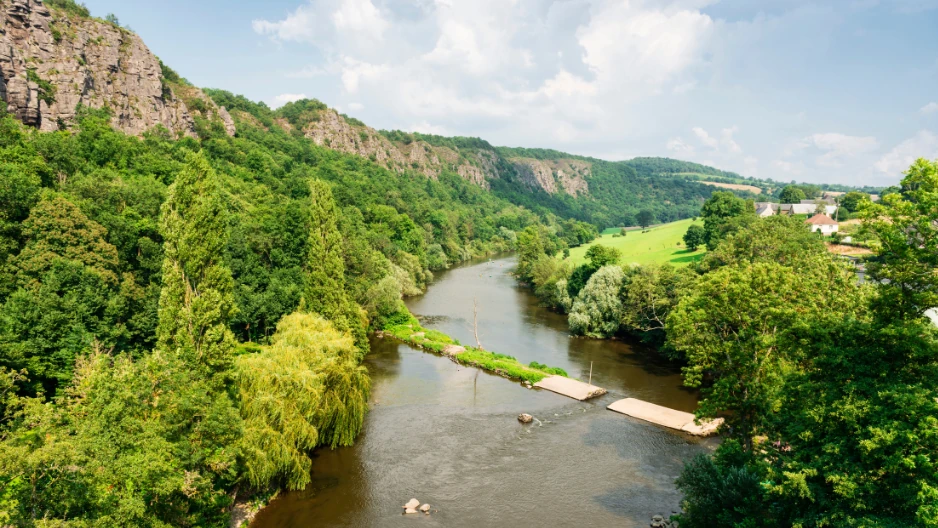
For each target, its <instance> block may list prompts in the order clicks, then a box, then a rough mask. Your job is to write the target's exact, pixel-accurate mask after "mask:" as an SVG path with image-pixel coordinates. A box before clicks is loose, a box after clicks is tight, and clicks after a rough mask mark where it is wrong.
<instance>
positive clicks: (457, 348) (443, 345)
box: [377, 308, 569, 384]
mask: <svg viewBox="0 0 938 528" xmlns="http://www.w3.org/2000/svg"><path fill="white" fill-rule="evenodd" d="M377 335H378V337H385V336H390V337H393V338H395V339H397V340H399V341H403V342H404V343H407V344H408V345H411V346H414V347H417V348H420V349H423V350H429V351H432V352H436V353H437V354H441V355H444V356H447V357H449V358H450V359H452V360H453V361H455V362H457V363H459V364H461V365H466V366H471V367H476V368H480V369H482V370H486V371H488V372H491V373H493V374H496V375H499V376H502V377H504V378H508V379H514V380H518V381H527V382H529V383H532V384H533V383H537V382H539V381H541V380H543V379H544V378H546V377H548V376H563V377H569V376H568V374H567V372H566V371H565V370H563V369H562V368H556V367H548V366H547V365H542V364H540V363H538V362H536V361H532V362H531V363H529V364H528V365H524V364H522V363H521V362H520V361H518V360H517V359H515V358H514V357H512V356H508V355H505V354H499V353H496V352H489V351H487V350H482V349H480V348H475V347H471V346H463V345H462V344H460V343H459V342H458V341H456V340H455V339H453V338H451V337H450V336H448V335H446V334H444V333H443V332H440V331H437V330H428V329H426V328H424V327H422V326H421V325H420V321H418V320H417V318H416V317H414V315H413V314H411V313H410V311H409V310H407V309H406V308H405V310H404V311H403V312H401V314H400V316H399V317H396V318H395V319H394V320H392V321H391V322H390V323H388V324H387V325H385V327H384V329H383V331H382V332H380V333H378V334H377Z"/></svg>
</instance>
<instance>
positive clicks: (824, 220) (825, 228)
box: [805, 214, 840, 236]
mask: <svg viewBox="0 0 938 528" xmlns="http://www.w3.org/2000/svg"><path fill="white" fill-rule="evenodd" d="M805 223H806V224H808V225H809V226H811V232H812V233H816V232H818V231H820V232H821V234H822V235H824V236H829V235H833V234H834V233H836V232H837V231H838V230H839V229H840V226H839V225H837V222H836V221H835V220H834V219H833V218H831V217H829V216H827V215H826V214H816V215H814V216H812V217H811V218H809V219H807V220H805Z"/></svg>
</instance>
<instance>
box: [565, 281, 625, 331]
mask: <svg viewBox="0 0 938 528" xmlns="http://www.w3.org/2000/svg"><path fill="white" fill-rule="evenodd" d="M622 279H623V273H622V268H620V267H619V266H605V267H602V268H600V269H599V270H598V271H596V273H594V274H593V276H592V277H590V279H589V282H587V283H586V286H584V287H583V289H582V290H581V291H580V293H579V295H577V298H576V300H575V301H573V307H572V308H571V309H570V315H569V317H568V321H569V323H570V331H571V332H573V333H574V334H580V335H586V336H589V337H599V338H606V337H611V336H612V335H614V334H615V333H616V332H617V331H618V330H619V324H620V322H621V320H622V301H621V299H620V298H619V290H620V289H621V288H622Z"/></svg>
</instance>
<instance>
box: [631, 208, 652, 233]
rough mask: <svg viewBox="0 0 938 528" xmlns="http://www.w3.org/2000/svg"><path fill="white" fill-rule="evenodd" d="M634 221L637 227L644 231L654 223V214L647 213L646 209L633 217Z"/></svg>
mask: <svg viewBox="0 0 938 528" xmlns="http://www.w3.org/2000/svg"><path fill="white" fill-rule="evenodd" d="M635 221H637V222H638V225H640V226H641V227H642V229H645V228H646V227H648V226H650V225H651V224H654V223H655V213H653V212H651V211H649V210H648V209H642V210H641V211H639V212H638V214H637V215H635Z"/></svg>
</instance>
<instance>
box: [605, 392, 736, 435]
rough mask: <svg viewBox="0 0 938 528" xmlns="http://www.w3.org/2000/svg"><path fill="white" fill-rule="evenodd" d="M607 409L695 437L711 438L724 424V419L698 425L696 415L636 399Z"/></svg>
mask: <svg viewBox="0 0 938 528" xmlns="http://www.w3.org/2000/svg"><path fill="white" fill-rule="evenodd" d="M606 408H607V409H609V410H610V411H615V412H617V413H622V414H624V415H627V416H631V417H633V418H638V419H639V420H645V421H646V422H651V423H653V424H657V425H663V426H665V427H669V428H671V429H676V430H678V431H684V432H685V433H690V434H692V435H695V436H710V435H712V434H715V433H716V431H717V428H718V427H719V426H720V424H722V423H723V418H717V419H716V420H713V421H710V422H705V423H702V424H700V425H697V424H695V423H694V415H693V414H691V413H686V412H683V411H677V410H674V409H669V408H667V407H662V406H660V405H655V404H654V403H648V402H646V401H642V400H637V399H635V398H626V399H624V400H618V401H615V402H613V403H612V404H610V405H609V406H608V407H606Z"/></svg>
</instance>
